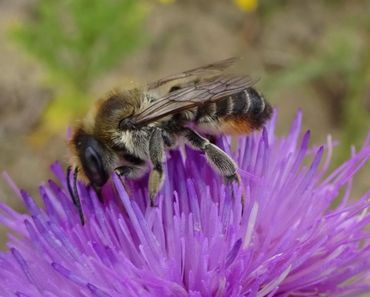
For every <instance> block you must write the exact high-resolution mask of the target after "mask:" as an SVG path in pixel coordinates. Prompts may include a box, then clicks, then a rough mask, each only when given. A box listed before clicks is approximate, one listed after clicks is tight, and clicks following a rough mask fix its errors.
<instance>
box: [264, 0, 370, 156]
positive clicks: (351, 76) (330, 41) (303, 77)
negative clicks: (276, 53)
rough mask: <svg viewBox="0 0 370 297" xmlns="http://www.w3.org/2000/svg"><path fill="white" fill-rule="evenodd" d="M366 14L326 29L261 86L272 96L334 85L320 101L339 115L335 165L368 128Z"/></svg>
mask: <svg viewBox="0 0 370 297" xmlns="http://www.w3.org/2000/svg"><path fill="white" fill-rule="evenodd" d="M369 3H370V1H369ZM332 5H334V4H332ZM369 13H370V11H369ZM369 13H367V14H366V13H364V15H366V17H362V18H360V17H356V18H355V19H354V18H353V17H348V18H346V19H342V20H341V22H340V23H335V24H333V25H332V26H329V28H327V30H326V31H325V32H323V33H322V35H321V36H318V37H319V38H318V39H317V40H315V44H314V45H308V47H309V48H310V47H311V48H312V51H311V52H308V53H307V52H306V53H305V55H304V56H302V57H301V58H297V59H296V60H295V61H294V62H293V63H291V64H290V65H288V66H287V67H285V68H283V69H281V70H278V71H276V72H275V73H273V74H271V75H269V77H268V79H266V80H265V81H264V83H263V84H264V89H265V90H266V93H270V94H271V95H272V97H274V96H273V95H274V94H275V95H276V94H277V93H279V92H280V91H281V90H284V89H287V88H294V87H295V86H296V87H298V86H300V87H301V86H304V85H306V86H307V85H310V84H311V86H312V85H315V84H317V83H318V82H325V83H326V85H328V83H330V82H334V84H333V86H334V87H335V88H337V89H339V90H341V91H339V92H337V93H336V94H335V95H334V96H335V97H334V98H331V100H330V99H329V98H325V96H324V99H325V100H328V103H329V104H330V105H331V106H330V107H331V110H332V111H331V112H332V113H338V112H339V114H340V118H339V120H340V123H338V124H340V127H338V128H339V129H340V131H341V141H342V143H343V145H342V146H341V147H342V148H343V151H342V152H340V156H339V157H338V162H340V161H342V160H343V159H345V158H347V157H348V147H349V146H350V145H351V144H355V145H360V141H361V140H362V139H363V138H364V135H365V134H366V133H367V132H368V129H369V118H370V114H369V112H368V111H367V110H366V108H365V102H364V100H365V98H366V96H367V93H368V88H369V82H370V33H369V32H370V21H369V20H370V14H369ZM338 77H339V78H340V80H338Z"/></svg>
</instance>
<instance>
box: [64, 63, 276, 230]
mask: <svg viewBox="0 0 370 297" xmlns="http://www.w3.org/2000/svg"><path fill="white" fill-rule="evenodd" d="M235 61H236V59H235V58H231V59H227V60H223V61H220V62H218V63H214V64H210V65H207V66H204V67H200V68H196V69H192V70H189V71H185V72H182V73H180V74H177V75H172V76H169V77H166V78H164V79H161V80H158V81H156V82H153V83H150V84H147V85H146V86H144V87H143V88H133V89H131V90H125V91H114V92H111V93H110V94H109V95H108V96H106V97H105V98H103V99H101V100H99V101H98V102H97V104H96V106H95V108H94V109H93V110H92V111H91V112H90V114H89V115H88V116H87V118H86V119H85V120H84V121H83V122H82V123H81V124H80V125H78V126H76V127H75V129H74V131H73V135H72V138H71V141H70V147H71V149H72V153H73V160H72V164H73V169H71V168H70V170H69V173H71V172H72V170H73V172H74V179H73V180H74V182H73V184H71V178H70V177H69V174H68V185H69V190H70V193H71V196H72V198H73V201H74V203H75V205H76V206H77V207H78V209H79V213H80V217H81V221H82V223H83V222H84V219H83V214H82V210H81V205H80V201H79V197H78V193H77V186H76V182H77V173H78V172H79V173H80V174H79V176H80V177H81V179H82V180H83V181H85V182H86V183H87V184H90V185H91V186H92V187H93V188H94V189H95V190H96V191H97V192H98V193H99V192H100V190H101V188H102V187H103V185H104V184H105V183H106V182H107V180H108V179H109V177H110V175H111V174H112V173H113V172H116V173H117V174H118V175H119V176H122V177H126V178H129V179H135V178H138V177H141V176H142V175H143V174H144V173H145V172H146V171H147V169H148V168H150V167H151V172H150V176H149V185H148V192H149V199H150V203H151V205H152V206H153V205H155V197H156V194H157V193H158V191H159V190H160V188H161V185H162V183H163V180H164V174H163V171H164V170H163V166H164V162H165V156H166V155H165V151H166V150H167V149H172V148H175V147H176V146H177V145H178V143H179V142H180V141H179V140H181V142H182V143H183V142H184V143H185V144H187V145H189V146H190V147H192V148H193V149H196V150H200V151H202V152H203V153H204V154H205V157H206V159H207V161H208V162H209V163H210V165H211V166H212V167H213V168H214V170H215V171H217V172H218V173H219V174H220V175H222V176H223V177H224V179H225V181H226V182H233V181H238V179H239V177H238V174H237V166H236V164H235V163H234V161H233V160H232V159H231V158H230V157H229V156H228V155H227V154H226V153H225V152H223V151H222V150H221V149H220V148H218V147H217V146H216V145H214V144H213V143H212V142H210V141H209V140H208V139H207V138H206V137H204V135H220V134H228V135H230V134H234V135H240V134H248V133H250V132H252V131H255V130H258V129H260V128H261V127H262V126H263V125H264V124H265V122H266V121H267V120H268V119H269V118H270V117H271V114H272V107H271V106H270V104H269V103H268V102H267V101H266V100H265V99H264V97H263V96H262V95H261V94H260V93H259V92H258V91H257V90H256V89H255V88H254V84H255V81H254V80H252V79H251V78H250V77H248V76H243V75H233V74H229V73H226V71H225V70H226V69H227V68H228V67H230V66H231V65H232V64H234V63H235Z"/></svg>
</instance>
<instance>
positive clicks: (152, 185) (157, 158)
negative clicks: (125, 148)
mask: <svg viewBox="0 0 370 297" xmlns="http://www.w3.org/2000/svg"><path fill="white" fill-rule="evenodd" d="M163 152H164V144H163V135H162V130H161V129H158V128H157V129H154V130H153V132H152V135H151V137H150V141H149V156H150V161H151V162H152V164H153V170H152V171H151V173H150V176H149V198H150V206H152V207H154V206H155V205H156V201H155V197H156V195H157V193H158V192H159V189H160V188H161V186H162V183H163V180H164V175H163V162H164V153H163Z"/></svg>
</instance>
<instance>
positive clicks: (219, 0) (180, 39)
mask: <svg viewBox="0 0 370 297" xmlns="http://www.w3.org/2000/svg"><path fill="white" fill-rule="evenodd" d="M0 44H1V47H0V69H1V70H0V106H1V107H0V170H1V171H3V170H6V171H7V172H8V173H9V174H10V175H11V176H12V177H13V179H14V180H15V181H16V183H17V184H18V186H19V187H21V188H24V189H26V190H27V191H29V192H31V193H34V194H35V193H37V186H38V184H39V183H40V182H41V181H46V180H47V179H48V178H50V177H51V173H50V172H49V165H50V164H51V163H52V162H53V161H55V160H59V161H60V162H62V163H63V164H64V165H66V164H67V162H68V150H67V146H66V134H67V129H68V127H70V126H71V125H73V123H75V122H76V120H77V119H78V118H81V116H83V115H84V114H85V112H86V110H87V108H88V107H89V106H90V105H91V103H92V102H93V101H94V100H95V99H97V98H98V97H100V96H102V95H103V94H105V93H106V92H107V91H109V90H110V89H111V88H113V87H115V86H125V85H128V86H129V85H130V82H131V81H135V82H138V83H143V82H146V81H150V80H153V79H158V78H161V77H163V76H166V75H169V74H172V73H176V72H179V71H183V70H186V69H189V68H192V67H196V66H201V65H203V64H207V63H210V62H214V61H218V60H221V59H224V58H227V57H231V56H242V57H244V63H243V71H244V72H245V73H248V74H250V75H252V76H253V77H258V78H260V81H259V83H258V88H259V89H261V90H263V93H264V94H265V96H266V97H267V98H268V99H269V100H270V102H271V103H272V104H273V105H274V106H275V107H276V108H277V109H278V111H279V120H278V133H280V134H281V133H283V132H284V131H285V132H286V131H287V129H288V126H289V124H290V122H291V121H292V119H293V117H294V115H295V113H296V111H297V109H298V108H301V109H303V112H304V120H303V121H304V122H303V123H304V127H305V128H306V129H308V128H310V129H311V130H312V136H313V142H314V143H317V144H320V143H323V142H325V141H326V135H327V134H332V135H333V137H334V139H336V140H338V143H340V145H339V146H338V147H337V149H336V152H335V155H334V164H336V165H338V164H339V162H341V161H343V160H345V159H346V158H348V157H349V155H350V146H351V144H354V145H356V147H357V148H359V147H360V145H361V142H362V141H363V139H364V137H365V136H366V134H367V133H368V131H369V128H370V117H369V113H370V1H366V0H363V1H348V0H347V1H345V0H342V1H341V0H332V1H330V0H326V1H324V0H316V1H296V0H281V1H274V0H235V1H234V0H172V1H171V0H162V1H159V0H158V1H154V0H153V1H149V0H147V1H141V0H105V1H100V0H66V1H54V0H12V1H9V0H8V1H6V0H0ZM367 167H369V166H367ZM369 174H370V169H369V168H367V169H365V171H364V170H362V172H361V175H360V177H359V179H358V181H356V182H357V183H356V186H355V192H356V193H361V192H364V191H365V190H367V189H368V186H369V182H368V176H369ZM0 197H1V200H2V201H5V202H6V203H9V204H11V205H12V206H13V207H15V208H17V209H20V207H21V206H19V205H17V204H16V202H14V201H15V199H14V195H13V194H10V192H9V190H8V187H7V186H5V183H4V182H3V181H1V182H0Z"/></svg>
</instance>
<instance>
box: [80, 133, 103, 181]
mask: <svg viewBox="0 0 370 297" xmlns="http://www.w3.org/2000/svg"><path fill="white" fill-rule="evenodd" d="M79 149H80V159H81V165H82V167H83V170H84V172H85V174H86V176H87V177H88V179H89V180H90V182H91V184H92V186H95V187H101V186H103V185H104V184H105V183H106V181H107V180H108V178H109V176H108V172H107V170H106V168H105V167H106V166H105V164H104V160H103V156H104V153H105V151H104V148H103V146H102V145H101V144H100V142H98V141H97V140H96V139H95V138H93V137H91V136H84V137H83V138H82V139H81V142H80V147H79Z"/></svg>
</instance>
